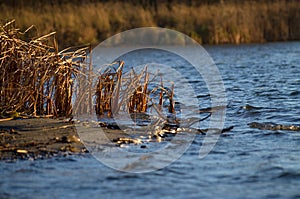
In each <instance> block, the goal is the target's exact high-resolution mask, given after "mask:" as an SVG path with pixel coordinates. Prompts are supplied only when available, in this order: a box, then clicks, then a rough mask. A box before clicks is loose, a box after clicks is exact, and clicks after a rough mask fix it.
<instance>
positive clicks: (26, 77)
mask: <svg viewBox="0 0 300 199" xmlns="http://www.w3.org/2000/svg"><path fill="white" fill-rule="evenodd" d="M32 31H34V27H33V26H31V27H30V28H28V29H27V30H25V31H24V32H21V31H20V30H19V29H17V28H16V27H15V21H14V20H13V21H10V22H8V23H5V24H3V25H0V48H1V49H0V114H1V115H5V114H7V113H10V112H21V113H24V114H26V115H33V116H37V115H53V116H70V115H71V113H72V103H71V100H72V86H73V78H74V76H76V75H77V74H78V68H80V67H81V66H80V65H81V63H82V59H83V58H85V57H86V48H81V49H77V50H74V51H72V50H71V49H66V50H64V51H59V50H58V45H57V42H56V40H55V32H52V33H50V34H47V35H44V36H40V37H38V36H36V35H35V36H34V37H28V35H30V34H29V33H30V32H32Z"/></svg>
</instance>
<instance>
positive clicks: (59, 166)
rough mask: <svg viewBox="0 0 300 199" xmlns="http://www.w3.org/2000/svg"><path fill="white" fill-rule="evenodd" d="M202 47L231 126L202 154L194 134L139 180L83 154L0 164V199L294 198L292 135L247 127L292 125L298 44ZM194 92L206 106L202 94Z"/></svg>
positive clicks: (299, 71)
mask: <svg viewBox="0 0 300 199" xmlns="http://www.w3.org/2000/svg"><path fill="white" fill-rule="evenodd" d="M205 49H206V50H207V51H208V52H209V54H210V55H211V57H212V58H213V60H214V62H215V63H216V66H217V67H218V68H219V71H220V74H221V77H222V79H223V82H224V87H225V90H226V97H227V110H226V119H225V124H224V126H225V127H228V126H234V129H232V130H231V131H229V132H226V133H224V134H222V135H221V136H220V137H219V138H218V140H217V143H216V145H215V146H214V148H213V150H212V151H211V152H210V153H209V154H208V155H207V156H205V157H204V158H202V159H200V158H199V150H200V147H201V143H202V141H203V139H204V136H203V135H197V136H196V137H195V139H194V141H193V142H192V144H191V145H190V147H189V148H188V150H187V151H186V152H185V153H184V154H183V155H182V156H181V157H180V158H179V159H178V160H176V161H175V162H173V163H172V164H170V165H169V166H167V167H164V168H162V169H159V170H156V171H152V172H148V173H142V174H136V173H127V172H121V171H117V170H114V169H112V168H109V167H107V166H105V165H104V164H102V163H100V162H99V161H97V160H96V159H95V158H94V157H93V156H91V155H84V156H68V157H57V158H56V157H54V158H51V159H46V160H37V161H17V162H13V163H8V162H0V171H1V179H0V198H75V197H76V198H299V197H300V190H299V187H300V132H299V131H283V130H277V131H270V130H260V129H253V128H250V127H249V126H248V124H249V123H250V122H261V123H264V122H273V123H277V124H283V125H300V43H299V42H288V43H267V44H251V45H239V46H234V45H223V46H205ZM154 55H155V56H159V54H155V53H154ZM154 55H153V56H154ZM168 60H169V62H170V63H171V62H173V61H174V60H172V57H166V63H165V64H170V63H167V62H168ZM132 64H134V62H133V63H132ZM181 64H182V63H181ZM178 70H180V69H178ZM185 70H186V74H189V70H187V69H185ZM190 73H191V72H190ZM188 76H190V78H191V79H190V82H192V84H193V82H194V84H202V83H201V81H200V80H199V81H195V79H193V75H192V73H191V75H188ZM195 88H198V86H195ZM199 92H202V93H201V94H203V97H200V98H201V100H203V104H201V106H203V107H207V106H208V105H209V100H208V102H207V99H206V100H205V96H207V93H205V92H207V89H206V90H205V88H204V87H203V90H201V89H200V90H199ZM204 125H205V124H204ZM141 150H142V149H141Z"/></svg>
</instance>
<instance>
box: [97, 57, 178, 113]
mask: <svg viewBox="0 0 300 199" xmlns="http://www.w3.org/2000/svg"><path fill="white" fill-rule="evenodd" d="M114 64H116V63H114ZM117 64H119V65H118V68H117V69H114V68H113V67H112V68H109V69H107V70H106V71H105V72H104V73H102V74H101V75H100V76H99V78H98V81H97V86H96V103H95V110H96V114H97V115H98V116H99V117H113V116H114V115H116V114H119V113H120V112H127V113H129V114H139V113H149V112H150V108H151V107H154V108H153V109H154V110H155V111H156V112H157V113H158V115H159V116H161V117H164V118H165V116H164V111H163V103H164V101H166V100H168V103H167V104H169V106H168V107H167V111H166V112H168V113H172V114H175V108H174V103H175V101H174V85H173V86H172V89H171V90H170V91H169V90H167V89H166V88H164V87H163V81H162V78H161V84H160V85H158V86H155V87H151V89H150V88H149V84H151V83H152V82H154V80H155V79H157V75H156V74H152V73H150V72H148V70H147V66H146V67H144V68H143V69H142V70H141V71H140V72H136V71H135V70H134V69H131V70H130V71H129V72H127V73H123V67H124V62H123V61H119V62H117Z"/></svg>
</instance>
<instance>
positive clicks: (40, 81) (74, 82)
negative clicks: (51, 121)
mask: <svg viewBox="0 0 300 199" xmlns="http://www.w3.org/2000/svg"><path fill="white" fill-rule="evenodd" d="M33 28H34V27H33V26H31V27H30V28H28V29H27V30H25V31H24V32H21V31H20V30H19V29H17V28H16V27H15V21H14V20H13V21H10V22H8V23H5V24H3V25H1V26H0V44H1V46H0V48H1V52H0V94H1V95H0V114H1V116H2V117H5V116H11V115H12V113H21V114H24V115H30V116H45V115H47V116H55V117H70V116H73V115H84V114H87V115H90V114H92V113H93V112H94V111H95V113H96V115H97V116H98V117H107V118H111V117H113V116H114V115H116V114H119V113H120V112H124V111H125V112H127V113H129V114H136V113H147V112H149V111H150V108H151V107H154V110H155V111H156V112H157V113H158V115H159V116H161V117H165V116H164V115H165V114H164V112H168V113H172V114H175V108H174V103H175V102H174V85H172V88H171V89H169V90H168V89H166V88H164V85H163V80H162V77H160V84H158V85H157V86H155V87H153V86H152V87H151V89H150V88H149V84H151V83H153V81H154V80H155V81H157V78H158V76H157V74H152V73H150V72H148V69H147V67H144V68H143V69H142V70H141V71H139V72H137V71H135V70H134V69H133V68H132V69H131V70H130V71H129V72H127V73H124V72H123V67H124V62H123V61H118V62H116V63H112V64H111V65H110V67H108V68H107V69H106V70H105V71H104V72H102V73H100V74H99V73H93V68H92V57H91V55H92V48H91V46H88V47H82V48H77V49H72V48H67V49H64V50H62V51H59V50H58V44H57V41H56V39H55V32H52V33H50V34H47V35H44V36H40V37H30V38H28V37H26V35H27V33H28V32H30V31H32V29H33ZM166 100H167V101H168V103H166V104H168V105H169V106H168V107H167V108H165V110H163V104H164V102H165V101H166Z"/></svg>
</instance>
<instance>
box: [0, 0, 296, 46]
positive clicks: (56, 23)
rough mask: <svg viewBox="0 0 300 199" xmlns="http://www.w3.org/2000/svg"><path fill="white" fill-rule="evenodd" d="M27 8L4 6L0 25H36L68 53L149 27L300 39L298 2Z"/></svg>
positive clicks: (224, 36) (248, 38) (230, 38)
mask: <svg viewBox="0 0 300 199" xmlns="http://www.w3.org/2000/svg"><path fill="white" fill-rule="evenodd" d="M26 2H27V1H26ZM26 2H25V1H24V2H23V4H15V5H9V4H0V9H1V12H0V19H16V21H17V22H18V26H19V27H21V29H22V30H25V29H26V28H27V27H29V26H30V25H31V24H35V25H36V26H37V27H39V29H37V31H38V32H39V34H41V35H43V34H47V33H49V32H53V31H54V30H57V35H56V37H57V40H58V41H59V43H60V46H61V47H63V48H64V47H67V46H74V45H79V44H80V45H81V44H86V43H92V45H96V44H98V43H99V42H101V41H103V40H104V39H106V38H107V37H109V36H111V35H114V34H116V33H119V32H120V31H124V30H128V29H131V28H136V27H144V26H160V27H167V28H171V29H175V30H178V31H181V32H183V33H185V34H187V35H189V36H191V37H193V38H194V39H196V40H197V41H199V42H200V43H209V44H219V43H250V42H265V41H286V40H299V39H300V25H299V21H300V4H299V3H298V1H296V0H291V1H284V0H277V1H224V3H223V4H221V3H211V4H205V3H201V4H200V3H198V4H197V3H195V2H194V3H195V5H192V6H191V5H188V4H185V3H179V2H178V1H174V2H173V3H172V4H170V3H166V2H159V3H158V4H157V7H154V5H152V6H151V5H148V6H143V4H142V3H135V4H133V3H130V2H116V1H106V2H99V1H90V2H85V3H78V2H77V4H76V3H72V2H69V1H64V2H63V3H58V1H57V2H56V3H52V4H51V3H47V2H46V1H43V3H37V2H34V3H31V4H30V3H26ZM27 4H28V5H27Z"/></svg>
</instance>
